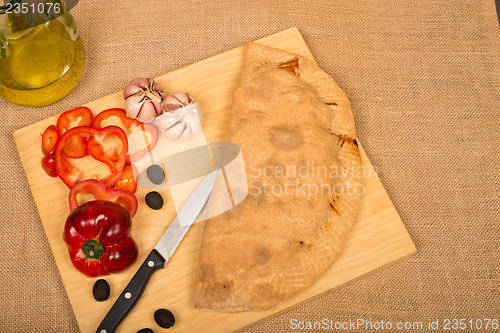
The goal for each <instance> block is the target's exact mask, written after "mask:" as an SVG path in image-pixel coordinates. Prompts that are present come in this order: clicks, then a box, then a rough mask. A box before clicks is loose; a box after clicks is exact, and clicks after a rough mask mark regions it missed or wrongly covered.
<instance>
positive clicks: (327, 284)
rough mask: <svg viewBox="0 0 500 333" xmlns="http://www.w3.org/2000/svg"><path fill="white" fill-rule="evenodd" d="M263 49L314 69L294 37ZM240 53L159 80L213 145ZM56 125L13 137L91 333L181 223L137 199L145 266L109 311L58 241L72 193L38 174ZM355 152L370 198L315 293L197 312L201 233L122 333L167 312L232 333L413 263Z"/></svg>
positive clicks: (188, 328)
mask: <svg viewBox="0 0 500 333" xmlns="http://www.w3.org/2000/svg"><path fill="white" fill-rule="evenodd" d="M257 42H258V43H261V44H263V45H267V46H272V47H275V48H279V49H282V50H285V51H288V52H291V53H296V54H299V55H301V56H303V57H305V58H307V59H309V60H311V61H314V59H313V56H312V55H311V53H310V52H309V49H308V48H307V45H306V44H305V42H304V40H303V39H302V36H301V35H300V33H299V31H298V30H297V29H296V28H290V29H288V30H285V31H282V32H279V33H277V34H274V35H271V36H268V37H265V38H262V39H260V40H258V41H257ZM244 50H245V47H244V46H240V47H238V48H235V49H232V50H229V51H227V52H224V53H221V54H219V55H216V56H214V57H211V58H208V59H205V60H202V61H200V62H197V63H194V64H192V65H189V66H186V67H183V68H180V69H178V70H175V71H173V72H171V73H168V74H165V75H162V76H160V77H158V78H157V81H158V82H159V83H160V84H161V85H162V86H163V87H164V89H165V91H179V90H180V91H189V92H190V93H191V94H192V95H193V96H195V98H196V99H197V101H198V102H199V103H200V105H201V107H202V109H203V112H204V119H203V131H204V134H205V137H206V139H207V141H223V140H224V132H225V128H226V123H227V119H228V110H229V106H230V103H231V96H232V91H233V89H234V86H235V83H236V79H237V77H238V75H239V73H240V70H241V69H242V68H243V63H244ZM121 94H122V93H121V91H120V92H116V93H114V94H111V95H108V96H105V97H103V98H100V99H98V100H95V101H92V102H90V103H88V104H86V106H88V107H89V108H90V109H91V110H92V111H93V112H94V113H95V114H97V113H99V112H100V111H102V110H105V109H107V108H111V107H124V102H123V99H122V96H121ZM56 119H57V117H56V116H54V117H51V118H48V119H46V120H43V121H40V122H38V123H35V124H32V125H30V126H27V127H25V128H22V129H19V130H17V131H15V132H14V134H13V135H14V140H15V142H16V145H17V150H18V151H19V155H20V157H21V162H22V164H23V167H24V170H25V173H26V176H27V178H28V182H29V185H30V187H31V191H32V193H33V197H34V199H35V203H36V206H37V208H38V211H39V214H40V218H41V220H42V223H43V226H44V229H45V232H46V235H47V238H48V241H49V243H50V246H51V249H52V252H53V254H54V258H55V260H56V263H57V267H58V269H59V272H60V274H61V278H62V281H63V283H64V286H65V288H66V291H67V294H68V297H69V300H70V302H71V306H72V307H73V311H74V313H75V316H76V320H77V322H78V325H79V326H80V329H81V331H82V332H95V329H96V328H97V326H98V324H99V323H100V322H101V320H102V318H103V317H104V315H105V314H106V312H107V311H108V309H109V308H110V307H111V305H112V304H113V303H114V301H115V300H116V298H117V297H118V295H119V294H120V293H121V291H122V290H123V288H124V287H125V285H126V284H127V283H128V281H129V280H130V279H131V277H132V276H133V274H134V273H135V272H136V270H137V269H138V267H139V266H140V264H141V263H142V262H143V261H144V259H145V257H146V256H147V255H148V253H149V252H150V250H151V249H152V248H153V247H154V245H155V244H156V242H157V241H158V239H159V238H160V236H161V235H162V234H163V232H164V230H166V228H167V227H168V224H169V223H170V221H171V220H172V219H173V218H174V217H175V215H176V211H175V207H174V205H173V204H172V200H171V196H170V192H169V190H168V189H164V190H161V191H160V192H161V193H162V195H163V197H164V198H165V199H166V205H165V206H164V207H163V208H162V209H161V210H159V211H153V210H151V209H150V208H148V207H147V206H146V205H145V203H144V196H145V194H146V193H147V192H148V190H146V189H142V188H139V189H138V191H137V193H136V195H137V198H138V200H139V210H138V213H137V215H136V216H135V217H134V219H133V229H132V235H133V237H134V239H135V240H136V242H137V243H138V246H139V251H140V254H139V258H138V260H137V262H136V263H135V264H134V265H133V266H131V267H130V268H129V269H127V270H126V271H124V272H121V273H118V274H113V275H109V276H107V277H106V280H107V281H108V282H109V284H110V285H111V297H110V299H109V300H108V301H106V302H101V303H99V302H96V301H95V300H94V299H93V297H92V292H91V290H92V286H93V284H94V282H95V281H96V280H97V278H88V277H86V276H84V275H83V274H81V273H80V272H78V271H77V270H76V269H75V268H74V267H73V266H72V264H71V262H70V260H69V257H68V254H67V250H66V247H65V244H64V242H63V240H62V237H61V235H62V232H63V226H64V222H65V219H66V217H67V215H68V213H69V207H68V204H67V199H68V193H69V190H68V189H67V188H66V186H65V185H64V184H63V183H62V182H61V181H60V180H59V179H58V178H50V177H48V176H47V175H46V174H45V173H44V171H43V170H42V168H41V167H40V159H41V158H42V153H41V149H40V142H41V139H40V134H41V133H42V132H43V130H44V129H45V128H46V127H47V126H48V125H50V124H54V123H55V122H56ZM359 148H360V151H361V158H362V164H363V166H365V167H366V170H367V172H366V178H365V179H364V181H365V182H364V185H365V188H366V192H365V194H364V195H363V197H362V199H361V202H360V206H359V216H358V220H357V222H356V224H355V226H354V228H353V230H352V233H351V234H350V236H349V239H348V241H347V245H346V248H345V250H344V252H343V253H342V255H341V257H340V258H339V259H338V260H337V261H336V262H335V263H334V264H333V266H332V267H331V268H330V269H329V270H328V271H327V272H326V273H325V274H324V275H323V276H321V277H320V278H319V279H318V280H317V281H316V282H315V283H314V284H313V285H312V286H311V287H310V288H308V289H307V290H305V291H303V292H301V293H300V294H298V295H296V296H295V297H293V298H291V299H289V300H288V301H286V302H284V303H283V304H281V305H279V306H277V307H275V308H274V309H272V310H269V311H264V312H246V313H235V314H227V313H215V312H205V311H201V310H196V309H194V307H193V286H194V278H195V272H196V266H197V258H198V251H199V245H200V241H201V233H202V230H203V223H198V224H195V225H193V227H192V228H191V230H189V231H188V233H187V235H186V236H185V238H184V240H183V241H182V242H181V244H180V246H179V247H178V249H177V251H176V252H175V254H174V255H173V257H172V258H171V259H170V261H169V262H168V264H167V266H166V267H165V269H163V270H160V271H158V272H156V273H155V274H154V275H153V276H152V278H151V280H150V283H149V285H148V286H147V288H146V290H145V292H144V294H143V296H142V298H141V299H140V300H139V301H138V303H137V304H136V306H135V307H134V308H133V310H132V311H131V312H130V313H129V315H128V316H127V317H126V318H125V320H124V321H123V322H122V323H121V324H120V326H119V328H118V330H117V331H118V332H136V331H137V330H139V329H142V328H146V327H149V328H152V329H153V330H155V332H158V331H162V329H161V328H160V327H159V326H158V325H156V323H155V322H154V319H153V313H154V311H155V310H156V309H158V308H167V309H170V310H171V311H172V312H173V313H174V314H175V316H176V324H175V325H174V326H173V327H172V328H171V329H170V331H171V332H229V331H235V330H238V329H241V328H243V327H246V326H248V325H251V324H253V323H255V322H257V321H259V320H262V319H264V318H266V317H269V316H271V315H274V314H276V313H278V312H280V311H282V310H284V309H287V308H289V307H291V306H294V305H296V304H298V303H302V302H305V301H307V300H309V299H311V298H313V297H315V296H318V295H320V294H322V293H325V292H328V291H330V290H332V289H333V288H335V287H338V286H340V285H342V284H344V283H346V282H348V281H351V280H353V279H355V278H358V277H360V276H362V275H365V274H367V273H370V272H372V271H374V270H376V269H378V268H380V267H382V266H384V265H387V264H389V263H392V262H394V261H396V260H398V259H401V258H403V257H405V256H407V255H409V254H412V253H414V252H415V251H416V249H415V246H414V244H413V242H412V240H411V238H410V236H409V235H408V232H407V231H406V229H405V227H404V225H403V222H402V221H401V219H400V218H399V216H398V213H397V212H396V210H395V208H394V206H393V204H392V203H391V200H390V198H389V197H388V195H387V193H386V191H385V190H384V187H383V186H382V184H381V183H380V180H379V178H378V176H377V174H376V172H375V170H374V169H373V167H372V165H371V163H370V161H369V160H368V158H367V156H366V154H365V152H364V150H363V149H362V147H361V146H360V147H359Z"/></svg>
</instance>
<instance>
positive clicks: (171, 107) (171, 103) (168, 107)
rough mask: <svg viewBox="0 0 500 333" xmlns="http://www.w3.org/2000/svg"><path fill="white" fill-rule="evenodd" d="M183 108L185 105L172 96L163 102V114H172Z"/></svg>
mask: <svg viewBox="0 0 500 333" xmlns="http://www.w3.org/2000/svg"><path fill="white" fill-rule="evenodd" d="M183 106H184V104H182V102H180V101H179V100H178V99H177V98H175V97H174V96H172V95H169V96H167V97H165V98H164V99H163V101H162V102H161V108H162V110H163V112H172V111H175V110H177V109H178V108H180V107H183Z"/></svg>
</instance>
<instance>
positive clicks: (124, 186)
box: [113, 163, 137, 193]
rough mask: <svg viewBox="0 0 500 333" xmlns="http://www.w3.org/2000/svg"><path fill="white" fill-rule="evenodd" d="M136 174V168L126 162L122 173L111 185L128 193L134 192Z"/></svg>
mask: <svg viewBox="0 0 500 333" xmlns="http://www.w3.org/2000/svg"><path fill="white" fill-rule="evenodd" d="M136 175H137V169H136V168H135V167H134V166H133V165H132V164H130V163H127V164H126V165H125V168H124V169H123V172H122V175H121V176H120V178H118V180H117V181H116V183H115V184H114V185H113V188H114V189H115V190H125V191H129V192H130V193H135V191H136V190H137V181H136Z"/></svg>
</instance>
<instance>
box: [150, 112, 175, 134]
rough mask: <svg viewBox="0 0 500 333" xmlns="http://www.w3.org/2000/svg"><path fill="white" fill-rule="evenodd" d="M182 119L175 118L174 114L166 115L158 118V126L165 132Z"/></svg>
mask: <svg viewBox="0 0 500 333" xmlns="http://www.w3.org/2000/svg"><path fill="white" fill-rule="evenodd" d="M179 119H180V117H177V116H175V115H174V114H173V113H170V112H169V113H164V114H162V115H160V116H158V117H156V120H155V122H156V125H157V126H158V127H160V128H161V129H163V130H168V129H169V128H170V127H172V126H173V125H175V124H176V123H177V122H178V121H179Z"/></svg>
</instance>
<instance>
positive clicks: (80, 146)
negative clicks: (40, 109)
mask: <svg viewBox="0 0 500 333" xmlns="http://www.w3.org/2000/svg"><path fill="white" fill-rule="evenodd" d="M93 119H94V115H93V114H92V111H90V109H89V108H87V107H85V106H79V107H76V108H74V109H71V110H68V111H66V112H63V113H61V115H60V116H59V118H57V130H58V132H59V136H60V137H61V136H62V135H63V134H64V133H66V132H67V131H69V130H70V129H71V128H74V127H77V126H90V125H92V120H93ZM86 144H87V139H85V138H83V137H81V136H74V137H72V138H71V139H70V140H69V141H68V143H67V144H66V147H65V148H64V153H65V154H66V156H68V157H70V158H82V157H85V156H87V150H86Z"/></svg>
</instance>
